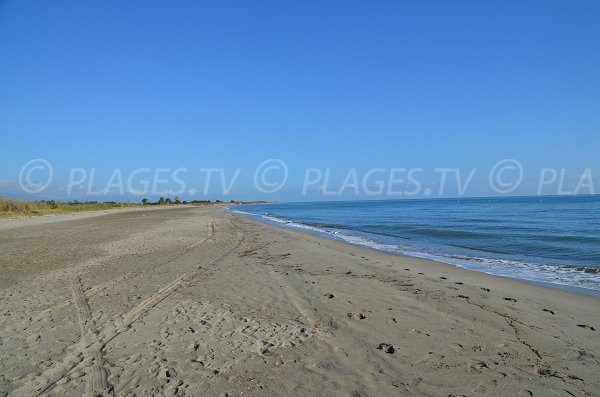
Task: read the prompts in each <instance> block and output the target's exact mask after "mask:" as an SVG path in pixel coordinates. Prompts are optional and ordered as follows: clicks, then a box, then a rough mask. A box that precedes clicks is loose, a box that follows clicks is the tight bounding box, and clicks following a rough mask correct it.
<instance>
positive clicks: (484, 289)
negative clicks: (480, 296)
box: [479, 287, 491, 292]
mask: <svg viewBox="0 0 600 397" xmlns="http://www.w3.org/2000/svg"><path fill="white" fill-rule="evenodd" d="M479 288H481V289H482V290H483V291H485V292H490V291H491V290H490V289H489V288H484V287H479Z"/></svg>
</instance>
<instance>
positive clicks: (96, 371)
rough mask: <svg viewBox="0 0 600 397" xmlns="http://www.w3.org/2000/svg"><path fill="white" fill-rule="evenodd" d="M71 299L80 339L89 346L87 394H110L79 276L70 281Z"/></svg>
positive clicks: (102, 360)
mask: <svg viewBox="0 0 600 397" xmlns="http://www.w3.org/2000/svg"><path fill="white" fill-rule="evenodd" d="M71 288H72V292H73V300H74V301H75V305H76V306H77V314H78V316H79V330H80V332H81V341H82V342H83V343H84V344H86V345H88V346H90V347H89V351H88V355H89V356H91V365H90V366H89V367H88V370H87V372H88V373H87V376H86V392H87V394H88V395H89V396H106V395H111V394H112V387H111V386H110V384H109V383H108V380H107V377H108V376H107V373H106V369H105V368H104V357H103V356H102V346H101V345H100V344H99V343H97V336H96V326H95V324H94V320H93V319H92V311H91V309H90V305H89V304H88V302H87V299H86V297H85V293H84V292H83V287H82V286H81V280H80V279H79V277H77V278H76V279H74V280H73V281H72V286H71Z"/></svg>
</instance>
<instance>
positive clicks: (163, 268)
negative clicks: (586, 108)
mask: <svg viewBox="0 0 600 397" xmlns="http://www.w3.org/2000/svg"><path fill="white" fill-rule="evenodd" d="M59 217H63V218H58V219H57V217H53V220H52V222H43V221H35V222H30V223H26V222H17V221H14V220H0V266H1V269H2V277H1V278H0V287H1V292H0V302H1V305H0V314H1V316H0V319H1V320H0V396H2V395H6V394H8V395H14V396H36V395H52V396H81V395H84V394H85V395H89V396H97V395H114V396H147V395H169V396H173V395H182V396H183V395H193V396H199V395H210V396H226V395H229V396H234V395H241V394H242V393H243V395H261V396H262V395H298V396H307V395H311V396H312V395H314V396H317V395H339V396H380V395H403V396H444V397H446V396H450V395H466V396H482V395H495V396H554V395H556V396H594V395H599V393H600V379H599V377H598V373H600V337H599V336H600V334H599V332H600V309H599V308H600V299H599V298H595V297H591V296H584V295H578V294H574V293H571V292H567V291H559V290H553V289H547V288H543V287H538V286H534V285H529V284H525V283H522V282H518V281H515V280H510V279H505V278H500V277H494V276H490V275H486V274H482V273H476V272H471V271H468V270H463V269H459V268H455V267H452V266H449V265H444V264H440V263H436V262H432V261H427V260H420V259H413V258H406V257H399V256H393V255H389V254H385V253H381V252H377V251H373V250H370V249H366V248H362V247H358V246H353V245H349V244H346V243H343V242H338V241H333V240H325V239H322V238H320V237H318V236H313V235H310V234H305V233H301V232H297V231H292V230H287V229H281V228H275V227H272V226H269V225H265V224H261V223H258V222H255V221H253V220H250V219H246V218H243V217H240V216H238V215H235V214H231V213H227V212H223V211H221V210H220V209H219V208H214V207H213V208H173V209H167V210H146V211H124V210H120V211H118V212H114V213H113V212H111V213H108V214H102V215H99V216H98V215H97V216H93V217H87V216H85V215H78V216H77V217H76V218H72V217H70V216H69V215H65V216H62V215H61V216H59Z"/></svg>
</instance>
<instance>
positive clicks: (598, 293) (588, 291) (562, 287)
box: [224, 207, 600, 297]
mask: <svg viewBox="0 0 600 397" xmlns="http://www.w3.org/2000/svg"><path fill="white" fill-rule="evenodd" d="M224 210H226V211H229V212H231V213H235V214H237V215H239V216H242V217H245V218H248V219H252V220H254V221H257V222H260V223H264V224H267V225H270V226H273V227H276V228H281V229H285V230H293V231H298V232H301V233H307V234H310V235H314V236H318V237H320V238H323V239H327V240H333V241H340V242H343V243H346V244H349V245H352V246H357V247H363V248H366V249H369V250H373V251H375V252H383V253H387V254H390V255H394V256H399V257H406V258H414V259H421V260H425V261H432V262H435V263H439V264H443V265H445V266H451V267H454V268H459V269H463V270H468V271H471V272H475V273H480V274H485V275H488V276H494V277H501V278H505V279H509V280H514V281H518V282H522V283H525V284H527V285H535V286H538V287H543V288H548V289H552V290H559V291H567V292H571V293H576V294H580V295H586V296H592V297H600V290H595V289H592V288H585V287H577V286H573V285H568V284H560V283H556V282H550V281H542V280H531V279H527V278H519V277H516V276H509V275H503V274H495V273H492V272H488V271H483V270H476V269H470V268H469V267H467V266H461V265H458V264H455V263H451V262H445V261H443V260H442V259H437V258H435V257H433V258H429V257H425V256H418V255H410V254H409V253H405V252H395V251H391V250H384V249H378V248H375V247H372V246H369V245H366V244H360V243H354V242H351V241H348V240H347V239H344V238H342V237H338V236H337V235H336V234H331V233H328V232H326V231H319V230H316V227H312V226H311V227H307V225H303V224H300V223H295V222H292V221H288V222H287V223H283V222H277V221H274V220H270V219H268V218H265V217H264V216H261V215H258V214H253V213H249V212H243V211H236V210H235V209H233V208H229V207H225V208H224ZM288 223H292V224H293V225H292V226H290V225H289V224H288ZM294 225H298V226H294ZM313 229H314V230H313Z"/></svg>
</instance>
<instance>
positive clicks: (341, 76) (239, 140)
mask: <svg viewBox="0 0 600 397" xmlns="http://www.w3.org/2000/svg"><path fill="white" fill-rule="evenodd" d="M599 21H600V2H597V1H571V2H569V1H498V2H487V1H469V2H465V1H439V2H435V1H428V2H416V1H411V2H399V1H389V2H385V1H382V2H366V1H319V2H316V1H315V2H309V1H297V2H286V1H272V2H264V1H240V2H200V1H176V2H167V1H105V0H103V1H93V2H87V1H86V2H84V1H71V2H64V1H11V0H0V141H1V145H2V146H1V148H2V149H1V158H0V180H1V181H2V182H1V183H0V194H5V195H10V194H11V193H14V190H11V189H14V183H15V181H16V180H18V176H19V171H20V169H21V167H22V166H23V165H24V164H25V163H26V162H27V161H29V160H31V159H36V158H43V159H46V160H48V161H49V162H50V163H51V164H52V166H53V169H54V182H53V185H52V186H51V189H59V187H60V186H64V185H65V184H66V181H67V176H68V173H69V169H71V168H73V167H80V168H84V169H91V168H95V169H96V173H97V174H96V177H97V178H99V184H102V181H101V180H102V178H104V181H106V179H107V178H109V176H110V175H111V173H112V172H113V170H114V169H115V168H117V167H118V168H121V169H122V170H123V172H124V173H127V172H131V171H132V170H134V169H136V168H138V167H147V168H151V169H155V168H159V167H166V168H172V169H175V168H178V167H186V168H188V169H189V170H190V173H191V176H188V179H195V180H196V179H198V180H199V179H201V176H200V174H199V173H197V170H199V169H200V168H209V167H222V168H224V169H226V170H227V172H229V173H230V174H228V176H227V177H228V178H229V177H230V175H231V176H232V175H233V171H234V170H235V169H237V168H241V169H242V170H243V171H242V173H241V174H240V176H239V182H238V183H237V184H236V185H235V188H234V190H233V192H232V193H231V198H242V199H251V198H254V197H256V198H262V197H263V196H261V195H259V194H256V192H254V191H253V190H252V187H251V184H252V175H253V174H252V173H253V170H254V169H255V168H256V166H257V165H258V164H259V163H261V162H262V161H264V160H266V159H270V158H278V159H281V160H283V161H285V163H286V164H287V166H288V168H289V180H288V183H287V184H286V187H285V188H284V189H283V190H282V191H281V192H280V193H279V195H278V196H277V197H276V198H279V199H287V200H294V199H297V200H302V199H304V198H303V197H301V195H300V194H299V189H301V184H302V181H303V178H304V168H306V167H322V168H325V167H329V168H331V169H332V173H333V174H334V175H337V176H338V177H339V178H342V179H343V177H344V175H345V174H346V170H348V169H349V168H357V169H358V170H359V173H360V172H365V170H368V169H369V168H371V167H383V168H386V169H388V168H392V167H396V168H400V167H404V168H411V167H421V168H423V169H425V170H426V171H425V172H424V174H425V176H424V179H427V178H434V176H433V173H432V172H429V171H427V170H433V169H434V168H440V167H459V168H462V169H465V170H468V169H471V168H481V169H486V170H489V169H490V168H491V167H492V166H493V165H494V163H495V162H496V161H498V160H502V159H504V158H514V159H518V160H519V161H521V162H522V163H523V166H524V167H525V169H526V170H537V169H539V168H540V167H555V168H566V169H567V174H568V175H571V177H574V176H576V175H578V173H579V172H580V171H581V170H582V169H584V168H591V169H593V170H595V171H594V172H595V174H596V175H594V177H596V176H598V175H600V23H599ZM535 172H537V171H535ZM535 172H534V171H531V172H530V174H531V175H535ZM529 176H530V175H529V174H528V175H526V179H527V178H528V177H529ZM532 178H533V177H532ZM533 179H535V178H533ZM485 180H486V179H485V178H479V175H478V176H477V177H476V181H477V183H480V184H484V182H485ZM599 187H600V186H599ZM2 189H4V193H3V190H2ZM478 189H479V190H478ZM59 191H60V189H59V190H56V191H54V193H52V192H51V191H49V192H48V193H47V194H46V196H50V195H51V193H52V194H54V195H55V196H56V195H59V194H60V193H59ZM474 191H475V193H477V192H478V191H481V192H484V193H485V189H484V187H483V185H481V186H480V187H479V188H476V189H475V190H474ZM517 193H518V191H517ZM53 197H54V196H53ZM208 198H211V199H215V198H222V197H220V196H219V194H218V192H212V191H211V193H210V197H208ZM224 198H226V199H227V198H228V197H224Z"/></svg>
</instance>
